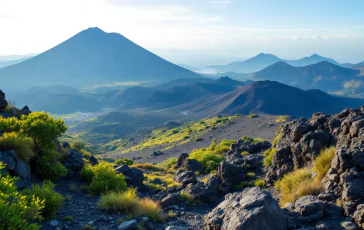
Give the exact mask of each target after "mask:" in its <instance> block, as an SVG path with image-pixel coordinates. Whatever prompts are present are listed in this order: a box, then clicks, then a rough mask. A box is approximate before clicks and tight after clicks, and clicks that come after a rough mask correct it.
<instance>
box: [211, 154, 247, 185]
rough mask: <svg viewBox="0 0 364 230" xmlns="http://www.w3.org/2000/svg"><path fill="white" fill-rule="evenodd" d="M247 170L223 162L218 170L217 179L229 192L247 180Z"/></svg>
mask: <svg viewBox="0 0 364 230" xmlns="http://www.w3.org/2000/svg"><path fill="white" fill-rule="evenodd" d="M245 171H246V170H245V168H244V167H242V166H239V165H234V164H231V163H228V162H226V161H223V162H221V163H220V166H219V168H218V169H217V179H218V180H219V182H220V184H221V185H222V186H223V187H226V188H227V189H228V190H229V189H231V188H233V187H234V186H235V185H237V184H239V183H240V182H241V181H243V180H244V179H245Z"/></svg>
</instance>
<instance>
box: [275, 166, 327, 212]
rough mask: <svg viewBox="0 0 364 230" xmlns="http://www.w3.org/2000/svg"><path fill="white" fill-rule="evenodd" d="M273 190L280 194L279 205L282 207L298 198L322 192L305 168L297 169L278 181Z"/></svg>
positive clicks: (318, 184)
mask: <svg viewBox="0 0 364 230" xmlns="http://www.w3.org/2000/svg"><path fill="white" fill-rule="evenodd" d="M275 188H276V189H277V190H278V191H279V192H280V194H281V198H280V201H279V202H280V204H281V205H282V206H284V205H285V204H286V203H288V202H291V203H293V202H295V201H296V200H297V199H298V198H299V197H301V196H306V195H317V194H319V193H320V192H321V191H322V188H321V185H320V183H317V182H315V181H314V180H313V178H312V177H311V171H310V170H309V169H307V168H303V169H298V170H296V171H294V172H291V173H289V174H287V175H285V176H284V177H283V178H282V179H280V180H278V181H277V182H276V184H275Z"/></svg>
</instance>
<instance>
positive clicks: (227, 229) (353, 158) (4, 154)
mask: <svg viewBox="0 0 364 230" xmlns="http://www.w3.org/2000/svg"><path fill="white" fill-rule="evenodd" d="M0 92H1V91H0ZM6 107H7V102H6V100H5V95H4V94H3V93H2V92H1V93H0V116H3V117H14V116H19V114H27V113H30V111H29V109H28V108H26V107H25V108H24V109H22V110H15V109H13V111H12V110H7V111H6V110H5V108H6ZM0 133H1V130H0ZM280 135H281V137H280V138H279V140H278V139H277V140H278V142H277V143H274V144H272V143H269V142H267V141H255V142H250V141H247V140H239V141H237V143H236V144H232V145H231V147H230V150H229V151H227V152H226V153H224V157H225V160H224V161H222V162H221V163H220V165H219V166H218V168H217V171H216V172H215V173H211V174H210V175H205V174H204V168H203V166H202V165H201V163H200V162H198V161H197V160H194V159H189V158H188V156H189V155H188V154H186V153H183V154H181V155H180V157H179V158H178V161H177V163H176V164H175V165H174V166H173V167H174V170H175V171H174V172H175V175H174V178H173V180H174V182H175V183H177V184H178V185H179V186H177V187H171V188H166V189H163V190H162V191H160V189H159V190H158V189H155V188H152V187H151V186H148V185H146V184H145V175H146V173H148V171H149V170H150V169H148V168H137V167H133V166H128V165H121V166H117V165H115V166H114V171H115V173H117V174H123V175H124V176H125V178H126V182H127V184H128V187H135V188H137V191H138V195H139V196H140V197H151V198H152V199H153V200H154V201H157V202H158V203H159V204H160V206H161V208H162V210H163V214H164V215H165V220H164V221H163V222H152V221H150V220H149V219H148V218H147V217H143V216H141V217H135V216H132V215H130V214H131V213H117V212H116V213H112V212H107V211H104V210H102V209H100V208H98V207H97V205H96V204H97V202H98V200H99V197H97V196H88V195H87V192H85V191H82V189H69V188H70V185H73V184H76V185H77V186H78V187H82V186H81V185H83V184H85V182H84V181H83V180H82V179H81V178H80V177H79V172H80V171H81V170H82V168H83V167H84V164H85V162H88V164H92V165H97V164H98V163H99V162H98V160H97V159H96V158H95V157H94V156H83V155H82V154H81V153H80V152H78V151H77V150H75V149H72V148H70V145H69V144H68V143H63V145H61V144H60V145H59V150H60V151H62V152H65V155H64V157H63V158H62V164H63V165H64V166H65V167H66V168H67V169H68V170H69V172H68V176H67V178H65V179H62V180H60V181H58V184H57V186H56V190H57V191H58V192H60V193H62V194H63V195H64V196H68V197H71V199H69V200H67V201H66V202H65V204H64V205H63V207H62V209H61V210H60V211H59V213H58V215H57V218H55V219H51V220H46V221H44V222H43V223H42V225H43V227H42V228H43V229H119V230H126V229H169V230H172V229H173V230H185V229H186V230H187V229H209V230H219V229H222V230H234V229H236V230H243V229H246V230H253V229H257V230H260V229H267V230H285V229H289V230H294V229H302V230H303V229H320V230H321V229H322V230H326V229H338V230H339V229H346V230H355V229H364V106H362V107H361V108H360V109H345V110H343V111H342V112H341V113H339V114H334V115H331V116H330V115H326V114H323V113H316V114H313V115H312V118H311V119H304V118H301V119H297V120H294V121H293V122H291V123H289V124H286V125H284V126H283V128H282V133H281V134H280ZM0 136H1V134H0ZM330 146H335V149H336V150H335V154H334V157H333V159H332V161H331V166H330V167H329V169H328V171H327V173H326V174H325V175H324V177H323V179H322V180H321V181H320V182H319V183H320V192H319V193H313V194H309V195H304V196H301V197H299V198H298V199H296V200H295V201H294V202H293V203H286V204H284V205H282V204H281V205H280V202H279V201H280V199H281V197H280V193H279V192H278V191H277V190H276V188H275V184H276V182H277V181H278V180H280V179H281V178H283V177H284V176H285V175H287V174H289V173H291V172H294V171H295V170H298V169H300V168H310V167H312V162H313V160H314V159H316V157H317V156H318V155H319V154H320V151H321V150H322V149H324V148H327V147H330ZM273 147H275V153H274V155H273V156H272V160H271V163H270V164H268V165H267V164H265V163H264V165H263V162H264V158H265V157H266V156H265V155H264V152H265V151H266V150H267V149H272V148H273ZM0 161H2V162H4V163H5V164H6V166H7V168H6V169H7V171H8V172H9V173H10V174H11V175H14V176H18V177H20V179H21V180H20V182H21V184H19V188H21V187H27V186H29V184H31V183H39V181H34V179H31V178H32V174H33V172H32V171H31V167H30V166H29V165H27V164H26V163H24V162H23V161H22V160H20V159H18V158H17V155H16V153H15V152H14V151H12V150H11V151H1V149H0ZM99 161H100V159H99ZM252 175H253V177H254V179H257V180H255V181H258V180H259V179H260V180H261V181H262V183H261V184H257V183H255V184H254V183H250V182H251V181H252ZM315 178H317V175H315V174H314V173H313V174H312V175H311V179H312V180H315ZM263 180H264V182H263ZM245 182H246V183H245ZM152 183H154V184H157V185H161V186H164V184H163V181H162V180H160V179H159V178H156V179H154V181H152ZM244 183H245V184H244ZM242 184H244V186H242ZM258 186H259V187H258ZM71 217H72V218H71Z"/></svg>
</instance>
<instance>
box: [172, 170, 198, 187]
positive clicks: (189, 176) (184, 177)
mask: <svg viewBox="0 0 364 230" xmlns="http://www.w3.org/2000/svg"><path fill="white" fill-rule="evenodd" d="M174 180H175V181H176V182H178V183H181V184H182V185H183V186H186V185H188V184H190V183H193V184H196V183H197V182H198V180H197V178H196V175H195V173H194V172H192V171H187V172H177V174H176V176H175V177H174Z"/></svg>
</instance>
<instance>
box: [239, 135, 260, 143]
mask: <svg viewBox="0 0 364 230" xmlns="http://www.w3.org/2000/svg"><path fill="white" fill-rule="evenodd" d="M241 139H242V140H243V141H248V142H249V143H250V144H255V143H258V142H262V141H263V139H262V138H253V137H247V136H242V137H241Z"/></svg>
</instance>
